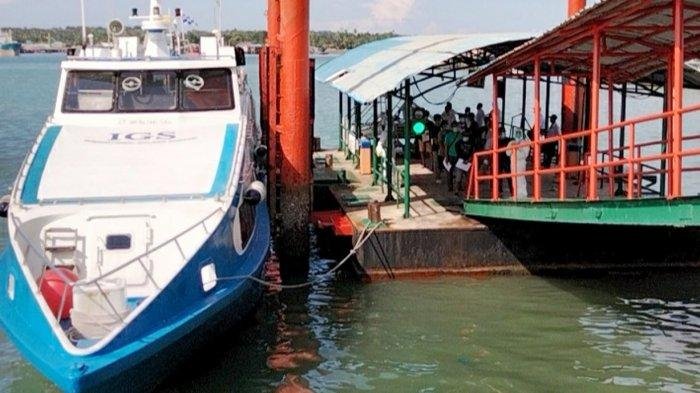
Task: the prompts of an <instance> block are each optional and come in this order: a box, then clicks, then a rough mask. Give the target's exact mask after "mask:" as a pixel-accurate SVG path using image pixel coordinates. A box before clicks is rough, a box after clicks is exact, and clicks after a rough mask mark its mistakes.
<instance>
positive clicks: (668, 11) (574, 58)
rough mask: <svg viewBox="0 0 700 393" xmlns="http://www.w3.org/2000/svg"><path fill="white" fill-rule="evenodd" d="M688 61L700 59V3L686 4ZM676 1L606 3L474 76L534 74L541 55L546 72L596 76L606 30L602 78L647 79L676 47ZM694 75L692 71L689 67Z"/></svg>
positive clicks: (698, 0)
mask: <svg viewBox="0 0 700 393" xmlns="http://www.w3.org/2000/svg"><path fill="white" fill-rule="evenodd" d="M684 6H685V8H684V19H685V40H686V46H685V51H686V56H687V58H695V57H698V55H700V30H699V29H700V0H685V1H684ZM672 10H673V2H672V1H670V0H645V1H629V0H602V1H599V2H598V3H596V4H595V5H593V6H591V7H589V8H586V9H585V10H583V11H581V12H579V13H577V14H576V15H575V16H574V17H572V18H570V19H568V20H567V21H565V22H564V23H562V24H561V25H559V26H557V27H555V28H554V29H552V30H549V31H547V32H546V33H544V34H542V35H541V36H539V37H537V38H535V39H533V40H531V41H529V42H527V43H525V44H523V45H521V46H520V47H518V48H516V49H514V50H513V51H511V52H509V53H507V54H504V55H502V56H501V57H499V58H498V59H496V60H494V61H493V62H492V63H491V64H489V65H487V66H485V67H483V69H481V70H479V71H478V72H475V73H474V74H472V75H470V77H469V81H470V82H473V81H477V80H480V79H482V78H483V77H485V76H488V75H491V74H499V75H500V74H503V73H507V72H509V71H510V70H511V69H513V68H518V69H522V70H524V71H525V72H526V73H531V72H532V59H533V58H534V57H535V55H538V56H541V58H542V59H543V64H542V67H543V71H547V72H550V73H555V74H561V75H566V76H569V75H571V76H575V75H582V76H585V75H588V74H590V72H591V67H592V66H591V63H592V61H591V52H592V48H593V44H592V34H593V30H594V29H595V28H599V29H602V30H601V31H602V39H601V40H602V47H603V48H604V50H603V52H602V53H601V59H600V60H601V68H602V74H604V75H606V77H607V78H612V79H613V80H615V81H617V82H622V81H634V80H637V79H640V78H643V77H645V76H647V75H649V74H651V73H653V72H655V71H657V70H660V69H663V68H665V67H666V64H667V54H668V53H669V52H668V51H669V50H671V49H672V48H673V28H672V27H671V26H672V23H673V12H672ZM688 71H689V72H692V69H688Z"/></svg>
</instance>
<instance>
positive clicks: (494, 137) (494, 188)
mask: <svg viewBox="0 0 700 393" xmlns="http://www.w3.org/2000/svg"><path fill="white" fill-rule="evenodd" d="M504 80H505V79H504ZM504 97H505V96H504ZM504 102H505V98H504ZM492 105H493V108H494V109H493V111H492V112H491V113H492V116H493V117H492V118H491V146H492V147H491V176H492V178H491V199H492V200H494V201H495V200H498V153H497V152H496V151H497V150H498V110H497V108H498V75H495V74H494V76H493V103H492ZM476 164H477V165H478V163H476ZM472 170H473V171H478V168H472ZM474 173H475V174H477V173H478V172H474ZM476 187H479V183H478V182H477V183H476Z"/></svg>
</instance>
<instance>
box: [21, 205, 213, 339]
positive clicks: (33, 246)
mask: <svg viewBox="0 0 700 393" xmlns="http://www.w3.org/2000/svg"><path fill="white" fill-rule="evenodd" d="M219 212H222V213H223V212H224V210H223V209H222V208H221V207H217V208H216V210H214V211H213V212H211V213H210V214H208V215H207V216H206V217H205V218H203V219H201V220H199V221H197V222H196V223H195V224H193V225H191V226H189V227H188V228H186V229H185V230H183V231H181V232H179V233H178V234H176V235H174V236H172V237H171V238H169V239H168V240H166V241H164V242H162V243H161V244H159V245H158V246H156V247H154V248H152V249H150V250H149V251H147V252H145V253H142V254H140V255H138V256H136V257H134V258H132V259H131V260H129V261H127V262H125V263H123V264H121V265H119V266H118V267H116V268H114V269H112V270H110V271H109V272H107V273H103V274H101V275H100V276H99V277H97V278H94V279H92V280H90V281H84V282H73V281H71V280H70V279H68V277H66V275H65V274H64V273H63V271H62V270H61V269H58V268H57V266H56V265H55V264H54V263H53V262H52V261H51V260H49V259H48V258H47V257H46V255H45V253H44V252H42V251H40V250H39V249H38V248H37V246H36V244H34V242H33V241H32V240H31V239H30V238H29V235H27V234H26V233H25V232H24V230H23V229H22V228H21V225H22V222H21V221H20V219H19V218H18V217H16V216H15V215H13V214H11V215H10V218H11V220H12V222H13V224H14V226H15V231H16V233H17V234H19V235H20V237H21V238H22V239H23V240H24V242H25V243H26V244H27V246H28V248H29V250H31V251H32V252H33V253H34V254H36V256H37V257H39V259H40V260H41V262H42V265H43V266H45V267H48V268H49V269H51V270H52V271H53V272H55V273H56V274H57V275H58V276H59V278H60V279H61V280H62V281H63V282H64V283H66V284H68V285H69V286H70V287H72V288H74V289H77V290H78V291H83V288H82V287H85V286H88V285H92V284H95V285H96V286H97V288H98V290H99V291H100V293H101V295H102V297H103V298H104V299H105V300H106V301H107V303H108V305H109V307H110V308H111V311H110V310H107V309H105V308H104V306H103V305H102V304H100V303H98V302H97V301H96V300H94V299H92V298H91V297H88V299H89V300H90V301H91V302H92V303H94V304H95V305H96V306H98V307H99V308H101V309H102V310H103V311H105V312H106V313H108V314H109V313H110V312H111V313H113V314H114V315H115V316H116V317H117V318H119V320H121V322H122V323H124V322H125V321H124V318H123V317H122V316H121V315H120V314H119V313H118V312H117V311H116V308H115V306H114V305H113V304H112V302H111V300H110V299H109V297H108V296H107V295H106V293H105V292H104V290H103V289H102V287H101V286H100V283H99V281H100V280H102V279H104V278H105V277H108V276H110V275H113V274H114V273H116V272H118V271H120V270H122V269H124V268H126V267H128V266H130V265H131V264H134V263H136V262H138V263H139V264H140V265H141V267H142V268H143V269H144V271H145V272H146V274H147V275H148V276H149V279H150V280H151V282H152V283H153V284H154V285H155V287H156V288H157V289H160V288H159V286H158V284H157V283H156V282H155V279H154V278H153V276H152V275H151V274H150V272H149V271H148V269H147V268H146V266H145V265H144V264H143V262H142V261H141V259H142V258H144V257H146V256H149V255H151V254H153V253H154V252H156V251H158V250H160V249H162V248H164V247H166V246H167V245H170V244H172V243H173V242H175V243H176V244H177V246H178V248H179V249H180V250H181V247H180V245H179V243H178V239H179V238H180V237H181V236H183V235H185V234H186V233H188V232H190V231H191V230H193V229H194V228H196V227H198V226H200V225H202V226H204V228H205V230H206V231H207V232H208V229H207V228H206V225H205V223H206V221H207V220H209V219H210V218H211V217H213V216H214V215H215V214H217V213H219ZM181 255H182V257H183V259H185V258H186V256H185V255H184V253H182V251H181ZM24 257H25V258H26V255H25V256H24ZM24 263H26V261H24ZM63 296H66V293H65V292H64V294H63ZM61 304H63V300H62V301H61ZM96 323H98V324H99V321H97V322H96ZM103 328H104V329H106V330H108V331H111V330H110V329H107V328H106V327H104V326H103Z"/></svg>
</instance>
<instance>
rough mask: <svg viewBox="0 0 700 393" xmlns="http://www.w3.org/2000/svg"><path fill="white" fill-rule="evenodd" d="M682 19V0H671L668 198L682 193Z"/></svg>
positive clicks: (683, 46)
mask: <svg viewBox="0 0 700 393" xmlns="http://www.w3.org/2000/svg"><path fill="white" fill-rule="evenodd" d="M684 27H685V26H684V20H683V0H674V2H673V29H674V34H673V36H674V38H673V92H672V97H671V105H672V107H671V109H672V110H673V123H672V124H671V152H672V156H671V179H672V180H671V190H670V191H671V192H670V194H669V197H670V198H679V197H680V196H681V194H682V184H681V181H682V179H683V167H682V164H683V160H682V157H681V156H680V152H681V150H682V149H683V115H682V114H681V113H680V110H681V109H683V74H684V70H683V65H684V62H685V38H684V36H683V31H684Z"/></svg>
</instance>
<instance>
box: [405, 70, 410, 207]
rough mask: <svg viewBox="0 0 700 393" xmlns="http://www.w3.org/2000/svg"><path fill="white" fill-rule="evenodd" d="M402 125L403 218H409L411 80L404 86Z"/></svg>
mask: <svg viewBox="0 0 700 393" xmlns="http://www.w3.org/2000/svg"><path fill="white" fill-rule="evenodd" d="M404 104H405V107H404V114H403V116H404V127H403V142H404V143H403V218H411V138H410V136H411V124H410V120H411V80H410V79H406V82H405V87H404Z"/></svg>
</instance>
